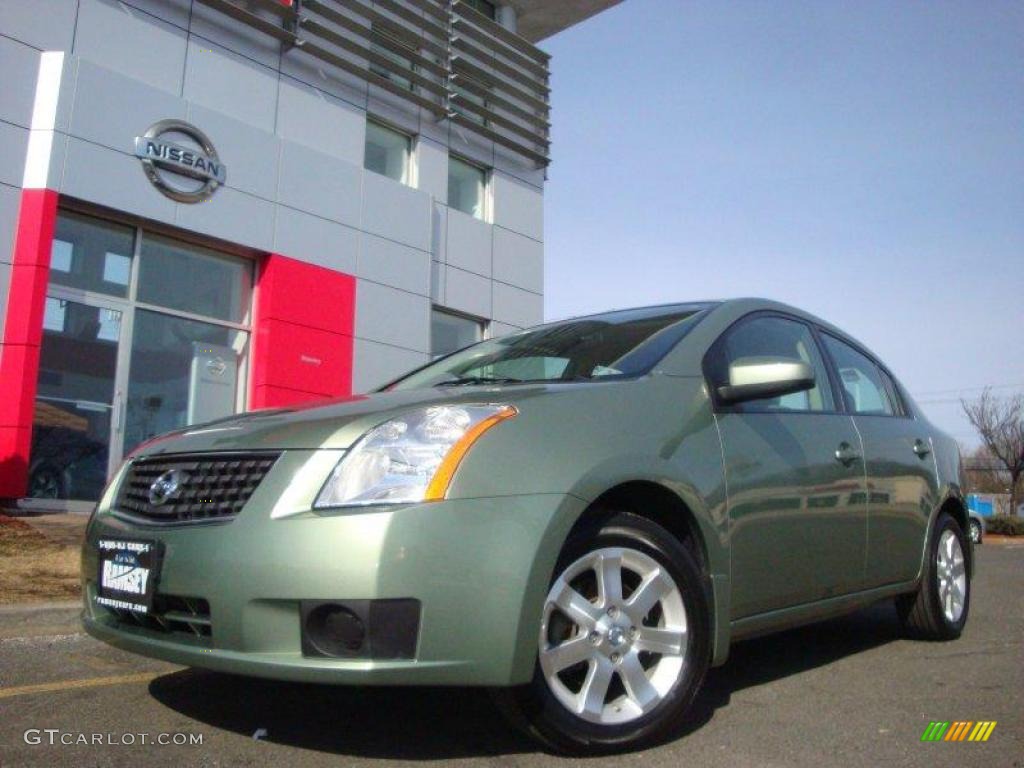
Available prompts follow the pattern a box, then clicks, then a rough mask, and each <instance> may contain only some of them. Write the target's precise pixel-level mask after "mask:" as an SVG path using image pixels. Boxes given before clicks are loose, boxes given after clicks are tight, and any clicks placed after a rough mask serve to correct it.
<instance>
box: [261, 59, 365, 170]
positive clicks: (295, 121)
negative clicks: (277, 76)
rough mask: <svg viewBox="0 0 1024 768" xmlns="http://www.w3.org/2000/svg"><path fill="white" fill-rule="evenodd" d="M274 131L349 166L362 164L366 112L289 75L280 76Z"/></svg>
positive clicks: (282, 136) (284, 137) (283, 137)
mask: <svg viewBox="0 0 1024 768" xmlns="http://www.w3.org/2000/svg"><path fill="white" fill-rule="evenodd" d="M277 134H278V135H279V136H280V137H281V138H282V139H288V140H289V141H294V142H297V143H299V144H304V145H306V146H308V147H312V148H314V149H316V150H318V151H320V152H325V153H327V154H329V155H334V156H335V157H338V158H341V159H342V160H345V161H347V162H349V163H352V164H353V165H362V164H363V153H364V150H365V144H366V115H365V113H364V112H363V110H362V109H360V108H358V107H355V106H353V105H352V104H350V103H349V102H347V101H345V100H343V99H339V98H338V97H337V96H332V95H331V94H329V93H326V92H325V91H321V90H318V89H316V88H314V87H313V86H311V85H307V84H306V83H303V82H300V81H299V80H295V79H293V78H290V77H285V76H282V77H281V83H280V95H279V98H278V102H277Z"/></svg>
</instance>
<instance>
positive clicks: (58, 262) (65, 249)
mask: <svg viewBox="0 0 1024 768" xmlns="http://www.w3.org/2000/svg"><path fill="white" fill-rule="evenodd" d="M72 248H73V246H72V245H71V243H69V242H68V241H67V240H54V241H53V248H52V249H51V251H50V269H51V270H54V269H55V270H57V271H58V272H70V271H71V251H72Z"/></svg>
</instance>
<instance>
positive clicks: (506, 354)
mask: <svg viewBox="0 0 1024 768" xmlns="http://www.w3.org/2000/svg"><path fill="white" fill-rule="evenodd" d="M705 309H706V307H705V306H701V305H677V306H674V307H654V308H651V309H642V310H629V311H624V312H611V313H608V314H605V315H594V316H592V317H584V318H579V319H576V320H567V321H565V322H561V323H551V324H549V325H542V326H540V327H538V328H532V329H530V330H527V331H522V332H521V333H515V334H511V335H509V336H503V337H501V338H498V339H491V340H489V341H484V342H481V343H479V344H475V345H473V346H471V347H468V348H467V349H463V350H461V351H459V352H456V353H455V354H453V355H449V356H448V357H445V358H442V359H441V360H438V361H436V362H434V363H431V364H430V365H428V366H425V367H424V368H421V369H419V370H417V371H413V372H412V373H411V374H409V375H408V376H405V377H404V378H402V379H399V380H398V381H396V382H393V383H392V384H390V385H389V386H388V387H386V389H399V390H400V389H422V388H425V387H438V386H441V387H443V386H458V385H462V384H480V383H493V382H498V383H509V384H515V383H520V382H524V381H571V382H579V381H594V380H601V379H607V378H623V377H628V376H639V375H641V374H644V373H647V372H648V371H650V370H651V369H652V368H653V367H654V366H655V365H656V364H657V363H658V362H659V361H660V360H661V359H662V358H663V357H664V356H665V355H666V354H668V352H669V351H671V350H672V348H673V347H675V345H676V344H678V343H679V341H680V340H681V339H682V338H683V337H684V336H685V335H686V334H687V333H689V331H690V330H691V329H692V328H693V327H694V326H696V324H697V323H698V322H699V321H700V318H701V317H703V315H704V311H703V310H705Z"/></svg>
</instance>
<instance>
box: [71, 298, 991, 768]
mask: <svg viewBox="0 0 1024 768" xmlns="http://www.w3.org/2000/svg"><path fill="white" fill-rule="evenodd" d="M959 461H960V460H959V455H958V451H957V447H956V444H955V443H954V442H953V441H952V440H951V439H950V438H949V437H947V436H946V435H944V434H942V433H941V432H940V431H939V430H937V429H936V428H935V427H934V426H932V425H931V424H930V423H929V422H928V420H927V419H926V418H925V417H924V415H923V414H922V413H921V411H920V409H919V408H918V407H917V406H916V405H915V404H914V402H913V400H912V399H911V398H910V397H909V396H908V394H907V392H906V390H905V389H904V388H903V387H902V386H901V385H900V383H899V382H898V381H897V380H896V378H895V377H894V376H893V375H892V373H891V372H890V371H889V369H888V368H887V367H886V366H885V365H884V364H883V363H882V362H880V361H879V360H878V359H877V358H876V357H875V356H873V355H872V353H871V352H869V351H868V350H867V349H866V348H865V347H864V346H863V345H862V344H860V343H858V342H857V341H855V340H854V339H852V338H850V336H848V335H847V334H845V333H843V332H842V331H840V330H839V329H837V328H835V327H833V326H832V325H830V324H828V323H826V322H824V321H822V320H819V319H818V318H816V317H813V316H811V315H809V314H807V313H806V312H802V311H800V310H797V309H794V308H792V307H788V306H785V305H782V304H778V303H774V302H770V301H764V300H759V299H739V300H731V301H724V302H705V303H690V304H673V305H666V306H657V307H648V308H643V309H632V310H624V311H617V312H608V313H605V314H600V315H593V316H590V317H582V318H576V319H572V320H567V321H564V322H557V323H550V324H547V325H542V326H539V327H537V328H533V329H529V330H525V331H522V332H518V333H515V334H513V335H510V336H504V337H502V338H497V339H492V340H488V341H484V342H481V343H479V344H476V345H473V346H470V347H467V348H465V349H462V350H460V351H458V352H455V353H453V354H451V355H449V356H447V357H444V358H441V359H438V360H435V361H434V362H432V363H430V364H428V365H426V366H424V367H422V368H420V369H418V370H415V371H412V372H411V373H409V374H407V375H406V376H404V377H402V378H400V379H398V380H397V381H395V382H393V383H391V384H390V385H388V386H386V387H384V388H383V389H381V390H380V391H378V392H375V393H373V394H370V395H366V396H364V397H353V398H349V399H346V400H340V401H336V402H331V403H327V404H323V405H318V406H305V407H295V408H288V409H282V410H268V411H260V412H254V413H249V414H244V415H238V416H235V417H232V418H229V419H226V420H223V421H218V422H213V423H209V424H204V425H200V426H194V427H190V428H187V429H184V430H182V431H179V432H175V433H173V434H169V435H165V436H162V437H159V438H157V439H155V440H152V441H151V442H149V443H147V444H145V445H144V446H143V447H142V448H140V449H139V450H138V451H137V452H136V453H135V454H134V455H133V456H131V457H130V459H129V460H128V461H127V462H126V463H125V464H124V466H123V467H122V468H121V469H120V471H119V472H118V473H117V475H116V477H115V478H114V479H113V481H112V482H111V483H110V485H109V487H108V488H107V490H106V491H105V493H104V495H103V498H102V500H101V501H100V503H99V505H98V507H97V509H96V512H95V514H94V516H93V517H92V519H91V521H90V523H89V527H88V531H87V536H86V541H85V544H84V548H83V552H82V582H83V587H84V589H83V593H84V601H85V606H84V613H83V621H84V624H85V628H86V630H87V631H88V632H89V633H90V634H92V635H93V636H95V637H97V638H99V639H101V640H104V641H106V642H108V643H110V644H111V645H114V646H117V647H119V648H123V649H125V650H129V651H133V652H135V653H139V654H143V655H145V656H151V657H154V658H159V659H166V660H168V661H172V662H176V663H180V664H186V665H192V666H196V667H205V668H209V669H213V670H221V671H224V672H230V673H235V674H241V675H254V676H259V677H265V678H274V679H278V680H293V681H306V682H319V683H330V684H339V685H356V686H364V685H401V686H412V685H451V686H486V687H489V688H491V689H493V690H494V692H495V696H496V699H497V700H498V703H499V704H500V705H501V708H502V710H503V711H505V712H506V713H508V714H509V715H510V717H511V718H512V719H513V721H514V722H516V723H517V724H518V725H520V726H521V727H523V728H525V729H526V730H527V731H528V732H530V733H531V734H533V735H534V736H535V737H537V738H539V739H540V740H541V741H543V742H544V743H545V744H546V745H547V746H548V747H549V748H551V749H554V750H556V751H560V752H569V753H577V754H586V753H599V752H609V751H615V750H623V749H632V748H636V747H639V746H643V745H646V744H650V743H653V742H655V741H658V740H664V739H666V738H670V737H671V736H672V735H673V734H675V733H678V732H680V730H681V728H682V726H683V724H684V722H685V720H686V717H687V713H688V710H689V709H690V707H691V705H692V703H693V701H694V699H695V697H696V696H697V695H698V694H699V692H700V688H701V684H702V682H703V680H704V677H705V674H706V673H707V670H708V668H709V667H711V666H715V665H721V664H724V663H726V659H727V657H728V654H729V646H730V644H731V643H732V642H734V641H736V640H739V639H742V638H745V637H750V636H752V635H755V634H761V633H765V632H770V631H774V630H780V629H786V628H790V627H793V626H796V625H800V624H805V623H809V622H813V621H817V620H820V619H824V618H828V617H831V616H834V615H836V614H839V613H842V612H844V611H850V610H854V609H857V608H860V607H862V606H865V605H867V604H870V603H873V602H875V601H878V600H882V599H892V600H894V601H895V604H896V606H897V608H898V612H899V615H900V617H901V619H902V621H903V623H904V625H905V627H906V629H907V631H908V633H909V634H911V635H913V636H915V637H919V638H924V639H932V640H952V639H954V638H956V637H958V636H959V635H960V633H961V631H962V629H963V627H964V624H965V622H966V621H967V614H968V609H969V607H970V579H971V575H972V573H971V572H972V549H971V544H970V541H969V540H968V539H967V538H966V537H965V533H964V532H965V531H966V530H967V525H968V518H967V510H966V507H965V504H964V499H963V496H962V493H961V487H960V485H959V476H960V466H959ZM866 703H867V702H866Z"/></svg>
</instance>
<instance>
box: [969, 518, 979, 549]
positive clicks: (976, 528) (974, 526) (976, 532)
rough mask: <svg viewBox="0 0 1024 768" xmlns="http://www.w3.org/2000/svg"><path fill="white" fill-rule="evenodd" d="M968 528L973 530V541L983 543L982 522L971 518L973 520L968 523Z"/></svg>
mask: <svg viewBox="0 0 1024 768" xmlns="http://www.w3.org/2000/svg"><path fill="white" fill-rule="evenodd" d="M967 528H968V529H969V530H970V532H971V543H972V544H981V523H979V522H978V521H977V520H975V519H974V518H971V520H970V521H969V522H968V523H967Z"/></svg>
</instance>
